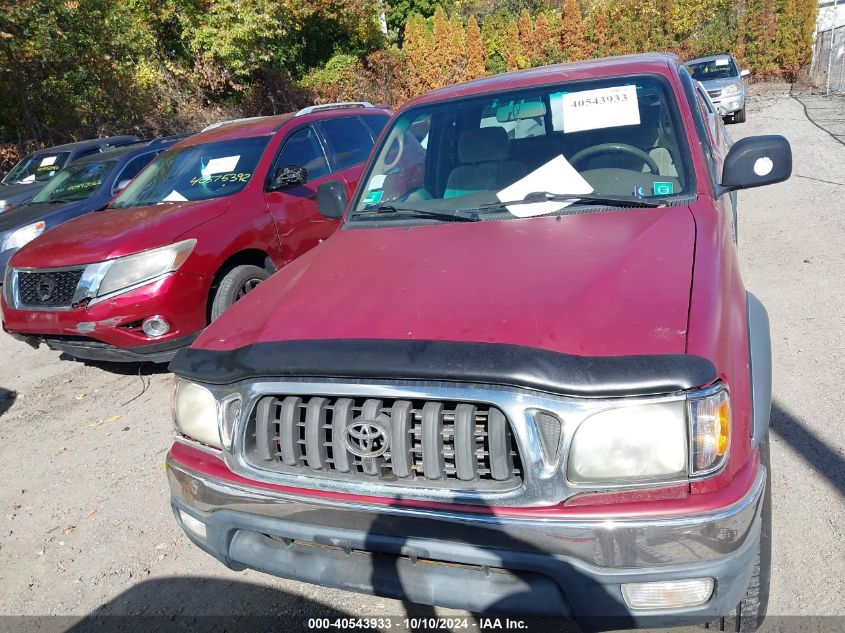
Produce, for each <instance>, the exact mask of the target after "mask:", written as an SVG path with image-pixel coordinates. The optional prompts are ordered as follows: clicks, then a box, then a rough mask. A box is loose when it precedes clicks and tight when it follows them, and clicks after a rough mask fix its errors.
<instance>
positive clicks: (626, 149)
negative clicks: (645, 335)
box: [569, 143, 660, 176]
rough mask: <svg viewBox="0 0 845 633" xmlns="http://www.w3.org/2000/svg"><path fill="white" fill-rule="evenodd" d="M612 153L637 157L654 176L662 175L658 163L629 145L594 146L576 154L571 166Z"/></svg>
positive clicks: (606, 144) (604, 144) (570, 162)
mask: <svg viewBox="0 0 845 633" xmlns="http://www.w3.org/2000/svg"><path fill="white" fill-rule="evenodd" d="M612 152H623V153H625V154H630V155H631V156H635V157H636V158H638V159H640V160H641V161H643V162H644V163H645V164H646V165H648V168H649V170H650V171H651V173H652V174H654V175H655V176H659V175H660V168H659V167H658V166H657V163H656V162H654V159H653V158H652V157H651V156H649V155H648V154H646V153H645V152H644V151H643V150H641V149H640V148H638V147H634V146H633V145H628V144H626V143H601V144H599V145H593V146H592V147H586V148H584V149H582V150H581V151H580V152H576V153H575V154H574V155H573V156H572V158H570V159H569V164H570V165H572V166H573V167H575V165H576V164H578V163H580V162H581V161H582V160H585V159H587V158H591V157H592V156H595V155H596V154H610V153H612Z"/></svg>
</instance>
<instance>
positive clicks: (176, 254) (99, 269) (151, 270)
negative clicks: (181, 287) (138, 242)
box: [83, 239, 197, 297]
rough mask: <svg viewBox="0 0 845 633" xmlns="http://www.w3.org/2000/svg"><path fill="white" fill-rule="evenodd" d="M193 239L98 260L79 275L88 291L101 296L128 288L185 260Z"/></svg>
mask: <svg viewBox="0 0 845 633" xmlns="http://www.w3.org/2000/svg"><path fill="white" fill-rule="evenodd" d="M196 243H197V241H196V240H194V239H191V240H184V241H183V242H177V243H175V244H168V245H167V246H162V247H160V248H153V249H150V250H148V251H143V252H141V253H136V254H134V255H127V256H125V257H118V258H117V259H113V260H111V261H108V262H104V263H102V264H92V265H91V266H89V267H88V268H89V269H90V274H89V270H86V273H85V275H84V276H83V278H84V279H85V281H86V285H87V286H88V287H89V288H90V289H91V291H90V292H91V295H92V296H96V297H102V296H105V295H110V294H113V293H116V292H119V291H121V290H128V289H130V288H133V287H135V286H139V285H141V284H143V283H146V282H148V281H152V280H153V279H156V278H157V277H161V276H162V275H166V274H167V273H170V272H173V271H175V270H178V269H179V267H180V266H181V265H182V264H184V263H185V260H186V259H188V256H189V255H190V254H191V251H193V250H194V246H196Z"/></svg>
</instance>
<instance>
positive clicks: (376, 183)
mask: <svg viewBox="0 0 845 633" xmlns="http://www.w3.org/2000/svg"><path fill="white" fill-rule="evenodd" d="M385 180H387V176H386V175H385V174H376V175H375V176H373V177H372V178H370V184H369V185H368V186H367V191H369V190H371V189H381V188H382V187H383V186H384V181H385Z"/></svg>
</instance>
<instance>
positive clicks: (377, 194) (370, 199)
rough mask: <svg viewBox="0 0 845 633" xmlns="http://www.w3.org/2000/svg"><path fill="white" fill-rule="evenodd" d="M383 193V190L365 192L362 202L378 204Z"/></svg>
mask: <svg viewBox="0 0 845 633" xmlns="http://www.w3.org/2000/svg"><path fill="white" fill-rule="evenodd" d="M383 195H384V191H371V192H370V193H368V194H367V197H366V198H364V204H378V203H379V202H381V197H382V196H383Z"/></svg>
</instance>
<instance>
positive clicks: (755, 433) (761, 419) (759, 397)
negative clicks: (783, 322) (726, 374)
mask: <svg viewBox="0 0 845 633" xmlns="http://www.w3.org/2000/svg"><path fill="white" fill-rule="evenodd" d="M746 297H747V310H748V352H749V355H748V365H749V370H750V372H751V412H752V425H751V445H752V446H753V447H755V448H756V447H758V446H760V444H761V443H762V442H763V440H764V439H765V437H766V433H767V432H768V430H769V419H770V417H771V411H772V340H771V333H770V328H769V314H768V312H766V308H765V306H763V304H762V303H761V302H760V300H759V299H758V298H757V297H755V296H754V295H753V294H751V293H750V292H748V293H746Z"/></svg>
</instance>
